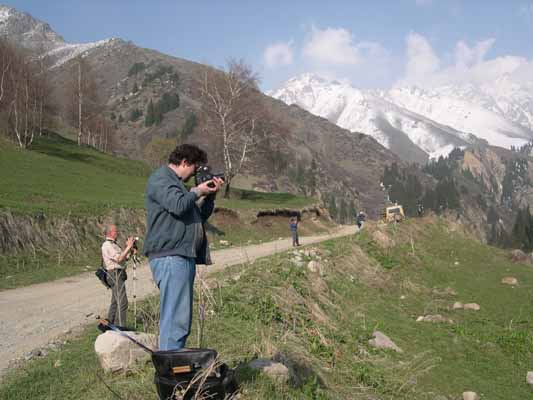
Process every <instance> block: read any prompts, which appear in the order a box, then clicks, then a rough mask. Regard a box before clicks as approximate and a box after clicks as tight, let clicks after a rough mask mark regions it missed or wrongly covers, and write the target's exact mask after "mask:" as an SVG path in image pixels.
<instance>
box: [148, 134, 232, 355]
mask: <svg viewBox="0 0 533 400" xmlns="http://www.w3.org/2000/svg"><path fill="white" fill-rule="evenodd" d="M205 164H207V154H206V153H205V151H203V150H202V149H200V148H198V147H196V146H193V145H189V144H182V145H179V146H177V147H176V148H175V149H174V151H172V153H170V156H169V158H168V164H167V165H163V166H161V167H160V168H158V169H157V170H155V171H154V172H153V173H152V175H151V176H150V178H149V179H148V185H147V187H146V227H147V231H146V239H145V241H144V248H143V253H144V254H145V255H146V256H148V260H149V263H150V269H151V270H152V275H153V278H154V281H155V283H156V284H157V287H158V288H159V291H160V321H159V348H160V349H161V350H177V349H181V348H183V347H185V344H186V341H187V337H188V336H189V334H190V332H191V322H192V306H193V286H194V278H195V275H196V264H211V260H210V257H209V247H208V244H207V236H206V232H205V229H204V223H205V222H206V221H207V219H208V218H209V217H210V216H211V214H212V212H213V209H214V208H215V202H214V200H215V194H216V193H217V192H218V191H219V189H220V186H221V185H222V184H223V182H224V181H223V179H220V178H216V177H215V178H213V179H212V180H209V181H206V182H204V183H202V184H200V185H198V186H195V187H192V188H191V189H190V190H187V188H186V187H185V182H187V181H188V180H189V179H190V178H191V177H193V176H194V175H195V174H196V171H197V170H198V167H200V166H202V165H205Z"/></svg>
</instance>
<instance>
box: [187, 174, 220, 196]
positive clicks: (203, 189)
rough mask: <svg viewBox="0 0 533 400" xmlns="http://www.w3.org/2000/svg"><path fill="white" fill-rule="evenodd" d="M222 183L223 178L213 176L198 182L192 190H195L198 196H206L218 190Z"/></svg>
mask: <svg viewBox="0 0 533 400" xmlns="http://www.w3.org/2000/svg"><path fill="white" fill-rule="evenodd" d="M223 183H224V179H222V178H217V177H215V178H213V179H211V180H209V181H205V182H204V183H201V184H199V185H198V186H195V187H194V188H193V189H192V191H193V192H195V193H196V194H197V195H198V197H202V196H207V195H210V194H213V193H216V192H218V191H219V190H220V187H221V186H222V184H223Z"/></svg>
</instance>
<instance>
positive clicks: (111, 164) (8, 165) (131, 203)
mask: <svg viewBox="0 0 533 400" xmlns="http://www.w3.org/2000/svg"><path fill="white" fill-rule="evenodd" d="M0 170H1V171H2V174H1V175H0V188H1V189H0V209H1V208H9V209H12V210H15V211H18V212H22V213H30V214H35V213H42V212H44V213H50V214H54V215H95V214H96V215H99V214H102V213H104V212H105V211H106V210H109V209H117V208H143V207H144V190H145V187H146V181H147V178H148V176H149V174H150V168H149V167H148V166H147V165H146V164H144V163H142V162H139V161H134V160H129V159H125V158H117V157H113V156H111V155H108V154H105V153H102V152H99V151H96V150H94V149H92V148H88V147H78V146H77V144H76V143H75V142H73V141H71V140H69V139H65V138H63V137H61V136H59V135H55V134H51V136H48V137H41V138H37V139H36V140H35V142H34V143H33V144H32V146H31V148H30V149H29V150H21V149H19V148H17V147H16V146H15V145H13V144H10V143H8V142H6V141H2V142H0ZM232 192H233V193H232V198H230V199H223V198H222V196H219V199H218V201H217V204H218V205H219V206H222V207H226V208H231V209H237V210H241V209H242V210H250V209H251V210H260V209H271V208H276V207H282V208H291V207H293V208H301V207H304V206H307V205H310V204H312V203H314V202H315V200H314V199H312V198H305V197H302V196H295V195H292V194H288V193H258V192H253V191H249V190H240V189H237V188H235V189H233V190H232Z"/></svg>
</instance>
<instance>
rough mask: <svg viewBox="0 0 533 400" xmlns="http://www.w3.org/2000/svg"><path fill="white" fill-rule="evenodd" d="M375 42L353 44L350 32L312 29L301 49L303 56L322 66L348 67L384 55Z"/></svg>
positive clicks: (340, 29)
mask: <svg viewBox="0 0 533 400" xmlns="http://www.w3.org/2000/svg"><path fill="white" fill-rule="evenodd" d="M384 52H385V51H384V49H383V48H382V47H381V45H379V44H378V43H375V42H365V41H363V42H359V43H355V42H354V39H353V36H352V34H351V33H350V31H348V30H346V29H344V28H326V29H318V28H316V27H313V29H312V32H311V35H310V37H309V39H308V41H307V42H306V43H305V45H304V47H303V51H302V53H303V55H304V57H307V58H308V59H310V60H312V61H314V62H317V63H319V64H323V65H338V66H349V65H357V64H359V63H361V62H362V61H363V60H364V59H365V58H367V57H374V56H376V55H379V54H382V53H384Z"/></svg>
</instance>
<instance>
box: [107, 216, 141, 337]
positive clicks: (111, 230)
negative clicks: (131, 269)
mask: <svg viewBox="0 0 533 400" xmlns="http://www.w3.org/2000/svg"><path fill="white" fill-rule="evenodd" d="M105 236H106V237H105V242H104V243H103V244H102V261H103V263H104V267H105V269H106V272H107V282H108V284H109V286H111V305H110V306H109V311H108V313H107V319H108V321H109V322H111V323H112V324H115V325H119V326H126V316H127V315H126V314H127V311H128V296H127V295H126V283H125V282H126V279H127V276H126V265H125V262H126V260H128V258H129V256H130V254H131V253H132V251H133V248H134V246H135V239H134V238H133V237H129V238H128V240H127V241H126V248H125V249H124V250H122V249H121V248H120V247H119V245H118V244H117V237H118V229H117V227H116V225H113V224H111V225H108V226H107V228H106V232H105Z"/></svg>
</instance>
